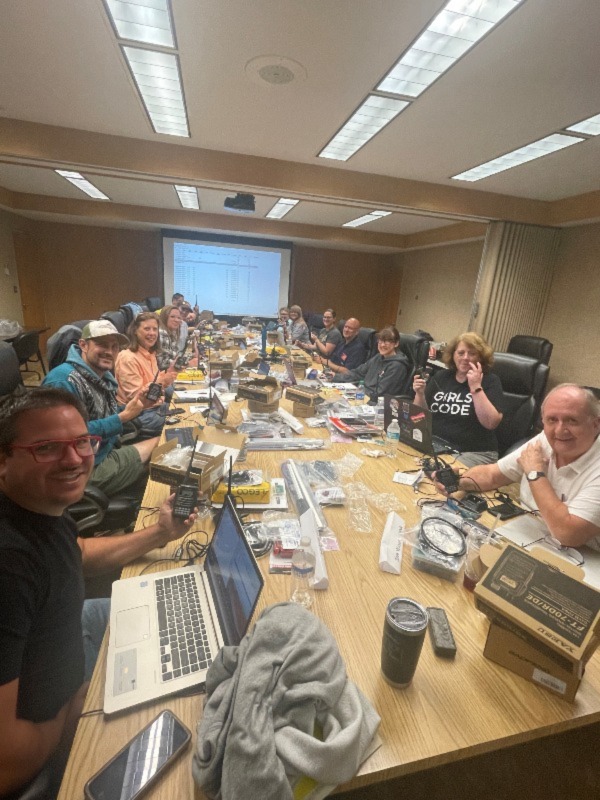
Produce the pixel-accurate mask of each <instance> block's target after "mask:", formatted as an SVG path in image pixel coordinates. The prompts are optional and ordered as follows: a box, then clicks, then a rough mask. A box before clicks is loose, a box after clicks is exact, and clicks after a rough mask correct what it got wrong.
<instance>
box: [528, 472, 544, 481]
mask: <svg viewBox="0 0 600 800" xmlns="http://www.w3.org/2000/svg"><path fill="white" fill-rule="evenodd" d="M545 477H546V473H545V472H537V471H536V470H532V471H531V472H528V473H527V480H528V481H529V482H530V483H532V482H533V481H537V480H538V478H545Z"/></svg>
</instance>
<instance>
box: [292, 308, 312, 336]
mask: <svg viewBox="0 0 600 800" xmlns="http://www.w3.org/2000/svg"><path fill="white" fill-rule="evenodd" d="M290 341H291V343H292V344H299V345H302V344H308V343H309V342H310V336H309V333H308V325H307V324H306V322H305V321H304V317H303V316H302V309H301V308H300V306H290Z"/></svg>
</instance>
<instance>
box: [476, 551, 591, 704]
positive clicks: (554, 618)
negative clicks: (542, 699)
mask: <svg viewBox="0 0 600 800" xmlns="http://www.w3.org/2000/svg"><path fill="white" fill-rule="evenodd" d="M582 577H583V572H582V570H581V569H580V568H579V567H576V566H575V565H571V564H569V562H567V561H566V560H565V559H562V558H559V557H558V556H556V557H555V556H553V554H552V553H549V552H548V551H546V550H541V549H539V548H536V549H534V550H532V551H531V552H529V551H525V550H523V549H521V548H519V547H515V546H513V545H507V546H506V548H505V549H504V550H503V551H502V553H501V554H500V555H499V556H498V558H497V560H496V561H495V563H494V564H492V566H491V567H490V568H489V569H488V571H487V572H486V574H485V575H484V576H483V578H482V579H481V581H480V582H479V583H478V584H477V586H476V587H475V604H476V606H477V608H478V609H479V610H480V611H482V612H483V613H484V614H485V615H486V616H487V617H488V618H489V619H490V621H491V623H492V624H491V626H490V630H489V633H488V639H487V642H486V646H485V650H484V655H485V656H486V657H487V658H490V659H491V660H492V661H495V662H496V663H497V664H500V665H501V666H504V667H507V668H508V669H510V670H512V671H513V672H515V673H516V674H518V675H521V676H522V677H524V678H526V679H527V680H530V681H533V682H534V683H536V684H538V685H540V686H543V687H544V688H546V689H548V690H549V691H552V692H554V693H555V694H557V695H559V696H560V697H562V698H563V699H565V700H569V701H572V700H573V698H574V697H575V694H576V692H577V688H578V687H579V683H580V682H581V678H582V676H583V672H584V669H585V664H586V663H587V661H588V660H589V659H590V657H591V655H592V653H593V652H594V650H595V649H596V647H597V645H598V634H599V632H600V592H598V591H596V589H593V588H592V587H591V586H588V585H587V584H586V583H584V582H583V581H582Z"/></svg>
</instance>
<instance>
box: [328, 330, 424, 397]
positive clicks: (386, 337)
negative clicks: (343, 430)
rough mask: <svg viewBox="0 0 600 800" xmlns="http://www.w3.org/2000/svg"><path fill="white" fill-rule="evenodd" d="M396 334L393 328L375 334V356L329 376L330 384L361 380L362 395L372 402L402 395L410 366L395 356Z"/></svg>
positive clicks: (406, 361) (401, 354) (401, 358)
mask: <svg viewBox="0 0 600 800" xmlns="http://www.w3.org/2000/svg"><path fill="white" fill-rule="evenodd" d="M399 347H400V334H399V333H398V331H397V329H396V328H394V326H393V325H390V326H388V327H387V328H382V329H381V330H380V331H379V333H378V334H377V349H378V350H379V353H378V354H377V355H376V356H373V358H370V359H369V360H368V361H366V362H365V363H364V364H361V365H360V367H356V369H352V370H350V371H349V372H344V373H338V374H337V375H334V376H333V380H334V383H358V382H359V381H363V382H364V384H365V392H366V394H367V395H368V396H369V400H370V401H371V402H372V403H376V402H377V398H378V397H381V396H383V395H384V394H406V392H407V391H408V390H409V388H410V387H409V386H408V381H409V374H410V366H409V363H408V359H407V358H406V356H405V355H404V354H403V353H398V352H397V350H398V348H399Z"/></svg>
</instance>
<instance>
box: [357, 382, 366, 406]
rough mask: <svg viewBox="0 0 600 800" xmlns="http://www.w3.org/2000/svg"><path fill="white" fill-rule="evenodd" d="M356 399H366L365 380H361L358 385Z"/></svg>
mask: <svg viewBox="0 0 600 800" xmlns="http://www.w3.org/2000/svg"><path fill="white" fill-rule="evenodd" d="M356 399H357V400H361V401H362V400H364V399H365V382H364V381H361V382H360V383H359V384H358V386H357V387H356Z"/></svg>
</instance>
